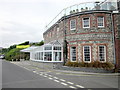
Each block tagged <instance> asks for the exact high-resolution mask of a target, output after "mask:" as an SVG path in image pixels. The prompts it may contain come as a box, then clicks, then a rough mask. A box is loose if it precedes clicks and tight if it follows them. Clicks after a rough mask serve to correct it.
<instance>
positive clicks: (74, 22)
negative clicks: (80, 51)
mask: <svg viewBox="0 0 120 90" xmlns="http://www.w3.org/2000/svg"><path fill="white" fill-rule="evenodd" d="M75 29H76V20H75V19H74V20H71V21H70V30H75Z"/></svg>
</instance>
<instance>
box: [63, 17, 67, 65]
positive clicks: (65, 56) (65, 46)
mask: <svg viewBox="0 0 120 90" xmlns="http://www.w3.org/2000/svg"><path fill="white" fill-rule="evenodd" d="M63 20H64V22H63V27H64V28H63V29H64V43H63V57H64V58H63V59H64V62H63V65H65V63H66V61H67V41H66V27H65V15H64V19H63Z"/></svg>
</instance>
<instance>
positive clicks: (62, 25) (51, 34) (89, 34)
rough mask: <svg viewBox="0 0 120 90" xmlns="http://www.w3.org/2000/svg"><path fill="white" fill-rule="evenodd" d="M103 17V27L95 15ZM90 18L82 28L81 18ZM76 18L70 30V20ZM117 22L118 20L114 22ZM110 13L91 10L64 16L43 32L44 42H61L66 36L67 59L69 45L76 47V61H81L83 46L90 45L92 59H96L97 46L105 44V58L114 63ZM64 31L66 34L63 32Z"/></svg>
mask: <svg viewBox="0 0 120 90" xmlns="http://www.w3.org/2000/svg"><path fill="white" fill-rule="evenodd" d="M98 16H103V17H104V27H101V28H100V27H98V26H97V17H98ZM84 17H89V18H90V28H83V25H82V18H84ZM72 19H76V30H70V20H72ZM116 23H118V22H116ZM112 30H113V28H112V19H111V13H110V12H105V11H103V12H102V11H95V12H94V11H93V12H89V13H85V12H84V13H80V14H76V15H69V16H66V17H65V19H60V20H59V21H58V22H57V24H55V25H53V26H52V27H51V28H50V29H49V30H48V31H46V32H45V33H44V39H45V43H49V42H50V41H53V40H58V41H60V42H61V43H63V41H64V39H65V38H66V40H67V42H68V47H67V48H68V60H70V47H71V46H76V47H77V50H76V52H77V61H78V62H81V61H83V46H84V45H90V46H91V48H92V49H91V50H92V51H91V52H92V54H91V56H92V61H95V60H98V46H99V45H105V46H106V60H107V61H109V62H112V63H114V56H113V55H114V54H113V53H114V52H113V51H114V47H113V45H114V44H113V32H112ZM65 31H66V34H65Z"/></svg>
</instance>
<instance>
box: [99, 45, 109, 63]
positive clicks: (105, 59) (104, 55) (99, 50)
mask: <svg viewBox="0 0 120 90" xmlns="http://www.w3.org/2000/svg"><path fill="white" fill-rule="evenodd" d="M100 46H104V59H105V60H104V61H100V56H99V54H100V50H99V47H100ZM106 48H107V47H106V46H105V45H99V46H98V60H99V61H100V62H106Z"/></svg>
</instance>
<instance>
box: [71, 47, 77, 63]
mask: <svg viewBox="0 0 120 90" xmlns="http://www.w3.org/2000/svg"><path fill="white" fill-rule="evenodd" d="M73 47H75V46H72V47H70V61H71V62H76V61H77V60H75V61H73V60H72V48H73ZM75 48H76V47H75ZM76 55H77V53H76ZM76 59H77V56H76Z"/></svg>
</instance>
